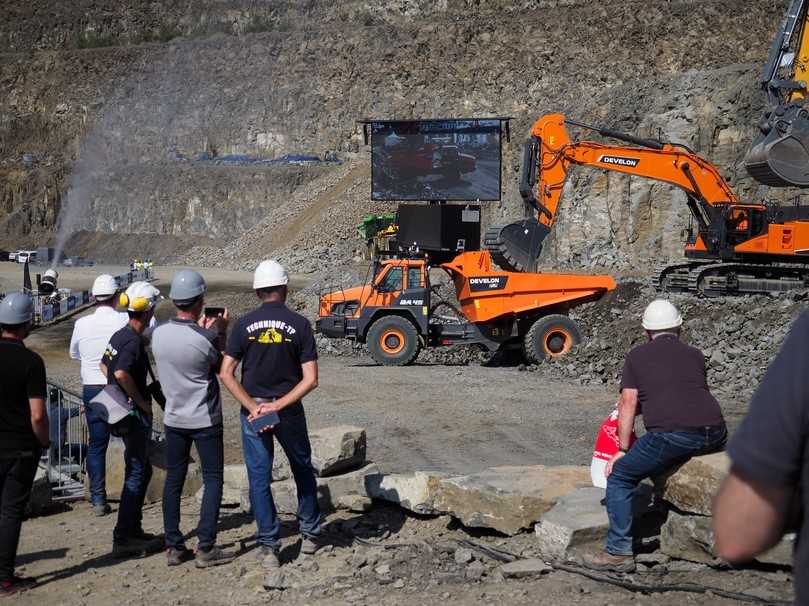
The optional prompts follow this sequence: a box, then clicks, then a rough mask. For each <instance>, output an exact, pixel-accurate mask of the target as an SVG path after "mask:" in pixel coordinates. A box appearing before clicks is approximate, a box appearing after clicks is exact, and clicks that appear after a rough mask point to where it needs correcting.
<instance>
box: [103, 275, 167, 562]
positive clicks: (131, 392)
mask: <svg viewBox="0 0 809 606" xmlns="http://www.w3.org/2000/svg"><path fill="white" fill-rule="evenodd" d="M159 297H160V291H159V290H157V289H156V288H155V287H154V286H152V285H151V284H149V283H148V282H135V283H133V284H132V285H131V286H130V287H129V288H128V289H127V290H126V292H125V293H124V294H122V295H121V304H122V305H125V306H126V309H127V314H128V315H129V322H128V323H127V325H126V326H124V327H123V328H122V329H120V330H119V331H117V332H116V333H115V334H114V335H112V337H110V342H109V343H108V344H107V349H106V350H105V351H104V356H103V357H102V359H101V364H100V368H101V372H102V373H104V375H105V376H106V377H107V381H108V384H117V385H118V386H119V387H120V388H121V389H122V390H123V391H124V393H125V394H126V395H127V396H129V399H130V402H131V403H132V405H133V409H132V413H130V415H129V416H127V417H126V418H125V419H124V420H122V421H121V422H120V423H119V424H116V427H118V431H119V433H120V434H121V437H122V438H123V440H124V462H125V472H124V486H123V490H122V491H121V505H120V507H119V508H118V521H117V523H116V525H115V530H114V531H113V535H112V537H113V542H112V552H113V555H114V556H116V557H129V556H136V557H143V556H144V555H146V554H147V553H148V552H150V551H153V550H154V549H159V548H160V544H159V542H157V541H156V540H155V539H156V537H155V536H154V535H151V534H148V533H146V532H144V530H143V526H142V522H143V500H144V498H145V497H146V489H147V488H148V487H149V480H151V478H152V465H151V463H150V462H149V441H150V439H151V436H152V401H151V397H150V396H149V390H148V388H147V384H146V382H147V378H148V374H149V358H148V357H147V354H146V343H145V339H144V338H143V333H144V331H145V330H146V328H147V327H148V326H149V323H150V322H151V319H152V317H153V316H154V308H155V305H156V304H157V301H158V299H159Z"/></svg>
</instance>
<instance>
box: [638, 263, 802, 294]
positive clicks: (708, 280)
mask: <svg viewBox="0 0 809 606" xmlns="http://www.w3.org/2000/svg"><path fill="white" fill-rule="evenodd" d="M652 284H653V286H654V287H655V288H656V289H657V290H660V291H664V292H686V293H691V294H696V295H702V296H705V297H721V296H734V295H753V294H771V293H779V292H785V291H790V290H796V289H802V288H809V266H807V265H802V264H800V265H799V264H789V263H778V264H769V265H767V264H756V263H711V262H704V261H697V262H684V263H678V264H675V265H668V266H665V267H663V268H660V269H659V270H658V271H657V272H656V273H655V276H654V277H653V278H652Z"/></svg>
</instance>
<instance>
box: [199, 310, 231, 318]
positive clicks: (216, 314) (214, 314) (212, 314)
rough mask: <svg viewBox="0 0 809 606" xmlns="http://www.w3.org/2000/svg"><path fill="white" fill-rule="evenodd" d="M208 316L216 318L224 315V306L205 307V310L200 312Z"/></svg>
mask: <svg viewBox="0 0 809 606" xmlns="http://www.w3.org/2000/svg"><path fill="white" fill-rule="evenodd" d="M202 313H204V314H205V315H206V316H207V317H209V318H218V317H219V316H224V315H225V308H224V307H206V308H205V310H204V311H203V312H202Z"/></svg>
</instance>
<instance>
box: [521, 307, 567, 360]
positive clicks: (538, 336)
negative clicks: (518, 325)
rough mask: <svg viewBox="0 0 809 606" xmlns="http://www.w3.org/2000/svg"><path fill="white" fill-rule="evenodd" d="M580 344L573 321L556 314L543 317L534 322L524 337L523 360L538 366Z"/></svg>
mask: <svg viewBox="0 0 809 606" xmlns="http://www.w3.org/2000/svg"><path fill="white" fill-rule="evenodd" d="M580 342H581V333H580V332H579V327H578V326H576V323H575V322H574V321H573V320H571V319H570V318H568V317H567V316H562V315H558V314H553V315H550V316H544V317H542V318H539V319H538V320H537V321H536V322H534V324H533V326H531V328H530V329H529V330H528V332H527V333H526V335H525V339H524V341H523V346H524V350H525V359H526V360H527V361H528V362H529V363H531V364H539V363H540V362H542V361H543V360H546V359H547V358H557V357H559V356H563V355H565V354H566V353H567V352H569V351H570V350H571V348H572V347H573V346H574V345H577V344H579V343H580Z"/></svg>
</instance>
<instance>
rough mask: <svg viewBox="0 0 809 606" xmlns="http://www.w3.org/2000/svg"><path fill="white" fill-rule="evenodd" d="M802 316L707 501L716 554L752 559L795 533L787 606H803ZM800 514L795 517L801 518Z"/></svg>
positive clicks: (807, 421)
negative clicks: (710, 502)
mask: <svg viewBox="0 0 809 606" xmlns="http://www.w3.org/2000/svg"><path fill="white" fill-rule="evenodd" d="M807 369H809V313H804V314H803V315H802V316H801V317H800V318H798V319H797V320H796V321H795V324H794V325H793V326H792V329H791V330H790V331H789V334H788V335H787V338H786V340H785V341H784V344H783V345H782V346H781V351H780V352H779V353H778V356H777V357H776V358H775V360H773V362H772V364H770V367H769V368H768V369H767V373H766V374H765V375H764V378H763V379H762V380H761V384H760V385H759V386H758V389H756V393H755V394H754V395H753V400H752V402H750V410H749V411H748V413H747V416H746V417H745V419H744V421H742V424H741V425H740V426H739V428H738V429H737V430H736V433H735V434H733V438H732V439H731V441H730V445H729V446H728V454H729V455H730V460H731V467H730V473H729V474H728V477H727V478H725V481H724V482H723V484H722V487H721V488H720V490H719V495H718V496H717V497H716V500H715V501H714V508H713V515H714V518H713V523H714V536H715V539H716V553H717V555H719V556H720V557H722V558H724V559H726V560H728V561H730V562H733V563H736V562H744V561H747V560H751V559H753V558H754V557H755V556H757V555H758V554H760V553H763V552H765V551H767V550H768V549H769V548H770V547H772V546H773V545H775V544H776V543H778V541H779V540H780V539H781V537H782V536H783V535H784V533H787V532H791V531H797V532H798V541H797V545H796V549H795V554H794V557H795V561H794V565H793V567H792V568H793V570H794V571H795V604H798V605H802V606H803V605H809V524H808V523H807V522H806V515H807V512H809V372H807ZM801 514H802V515H801Z"/></svg>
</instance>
